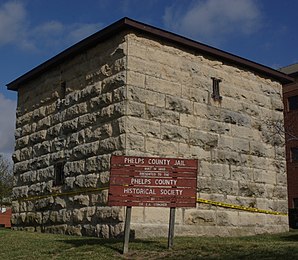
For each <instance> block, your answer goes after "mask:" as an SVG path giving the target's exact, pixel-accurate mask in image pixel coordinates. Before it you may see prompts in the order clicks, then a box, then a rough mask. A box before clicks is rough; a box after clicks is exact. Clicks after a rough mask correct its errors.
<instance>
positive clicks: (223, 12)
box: [163, 0, 261, 42]
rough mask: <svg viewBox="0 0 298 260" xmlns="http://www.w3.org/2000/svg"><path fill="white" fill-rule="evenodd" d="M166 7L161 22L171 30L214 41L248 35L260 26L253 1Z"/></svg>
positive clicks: (211, 0)
mask: <svg viewBox="0 0 298 260" xmlns="http://www.w3.org/2000/svg"><path fill="white" fill-rule="evenodd" d="M191 3H192V4H191V5H189V6H188V7H185V5H181V2H180V3H179V2H177V3H176V4H174V5H172V6H170V7H168V8H167V9H166V11H165V14H164V17H163V20H164V23H165V25H166V26H167V27H168V28H169V29H172V30H174V31H177V32H179V33H183V34H185V35H187V36H190V37H194V38H197V39H199V40H202V39H203V40H206V41H209V42H216V41H219V40H222V39H223V38H224V37H227V36H229V35H231V34H233V33H235V34H238V35H240V34H241V35H250V34H251V33H253V32H255V31H256V30H257V29H258V28H259V25H260V19H261V13H260V11H259V9H258V6H257V4H256V2H255V1H254V0H197V1H193V2H191Z"/></svg>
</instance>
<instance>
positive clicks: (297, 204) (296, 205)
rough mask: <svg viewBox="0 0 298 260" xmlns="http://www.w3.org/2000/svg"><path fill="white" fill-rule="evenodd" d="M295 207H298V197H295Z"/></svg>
mask: <svg viewBox="0 0 298 260" xmlns="http://www.w3.org/2000/svg"><path fill="white" fill-rule="evenodd" d="M293 204H294V208H296V209H297V208H298V198H294V199H293Z"/></svg>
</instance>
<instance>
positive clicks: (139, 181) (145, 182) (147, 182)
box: [130, 178, 151, 185]
mask: <svg viewBox="0 0 298 260" xmlns="http://www.w3.org/2000/svg"><path fill="white" fill-rule="evenodd" d="M130 184H132V185H133V184H140V185H150V184H151V179H144V178H140V179H137V178H132V179H131V180H130Z"/></svg>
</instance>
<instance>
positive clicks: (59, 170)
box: [54, 162, 65, 186]
mask: <svg viewBox="0 0 298 260" xmlns="http://www.w3.org/2000/svg"><path fill="white" fill-rule="evenodd" d="M64 165H65V162H59V163H57V164H55V165H54V170H55V181H54V185H55V186H60V185H63V184H64V179H65V174H64Z"/></svg>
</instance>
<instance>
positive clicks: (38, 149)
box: [12, 35, 126, 237]
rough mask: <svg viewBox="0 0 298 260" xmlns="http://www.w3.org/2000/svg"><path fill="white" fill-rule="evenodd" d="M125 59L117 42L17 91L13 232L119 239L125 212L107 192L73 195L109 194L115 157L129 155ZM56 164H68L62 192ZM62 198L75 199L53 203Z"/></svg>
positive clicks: (101, 45) (93, 50) (123, 48)
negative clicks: (126, 151) (112, 205)
mask: <svg viewBox="0 0 298 260" xmlns="http://www.w3.org/2000/svg"><path fill="white" fill-rule="evenodd" d="M125 52H126V42H125V38H124V36H123V35H119V36H117V37H114V38H112V39H110V40H109V42H108V44H107V43H99V44H98V45H97V46H95V47H93V48H91V49H89V50H87V51H84V52H83V53H80V54H78V55H76V56H74V57H72V58H71V59H68V60H66V61H65V62H64V63H63V64H61V65H59V66H56V67H53V69H52V70H50V71H47V72H45V73H43V74H41V75H40V77H38V78H36V79H35V80H33V81H30V82H28V83H27V84H26V85H24V86H22V87H21V88H20V89H19V93H18V112H17V127H16V134H15V136H16V146H15V153H14V162H15V165H14V175H15V188H14V189H13V195H14V199H15V201H14V203H13V217H12V223H13V226H14V228H15V229H25V230H31V231H42V232H54V233H66V234H75V235H95V236H99V237H110V236H116V235H118V234H119V233H120V232H121V229H122V219H121V218H122V214H120V213H121V210H122V209H120V208H113V209H112V208H106V207H105V205H106V203H107V192H108V191H107V190H105V191H103V192H94V193H92V192H89V193H81V194H80V193H75V192H76V191H79V190H86V189H92V188H101V187H107V186H108V184H107V183H108V180H109V167H110V155H111V153H113V152H115V151H116V153H117V151H118V153H120V154H121V151H123V150H124V148H125V137H124V127H123V119H122V118H123V115H124V109H125V106H124V104H123V103H124V102H125V88H126V73H125V68H126V55H125ZM57 163H62V164H64V166H63V168H64V175H65V180H64V184H62V185H55V165H56V164H57ZM57 193H66V194H67V193H69V195H64V196H51V195H52V194H57ZM38 196H40V197H38ZM32 198H33V199H32ZM26 199H28V200H26Z"/></svg>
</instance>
